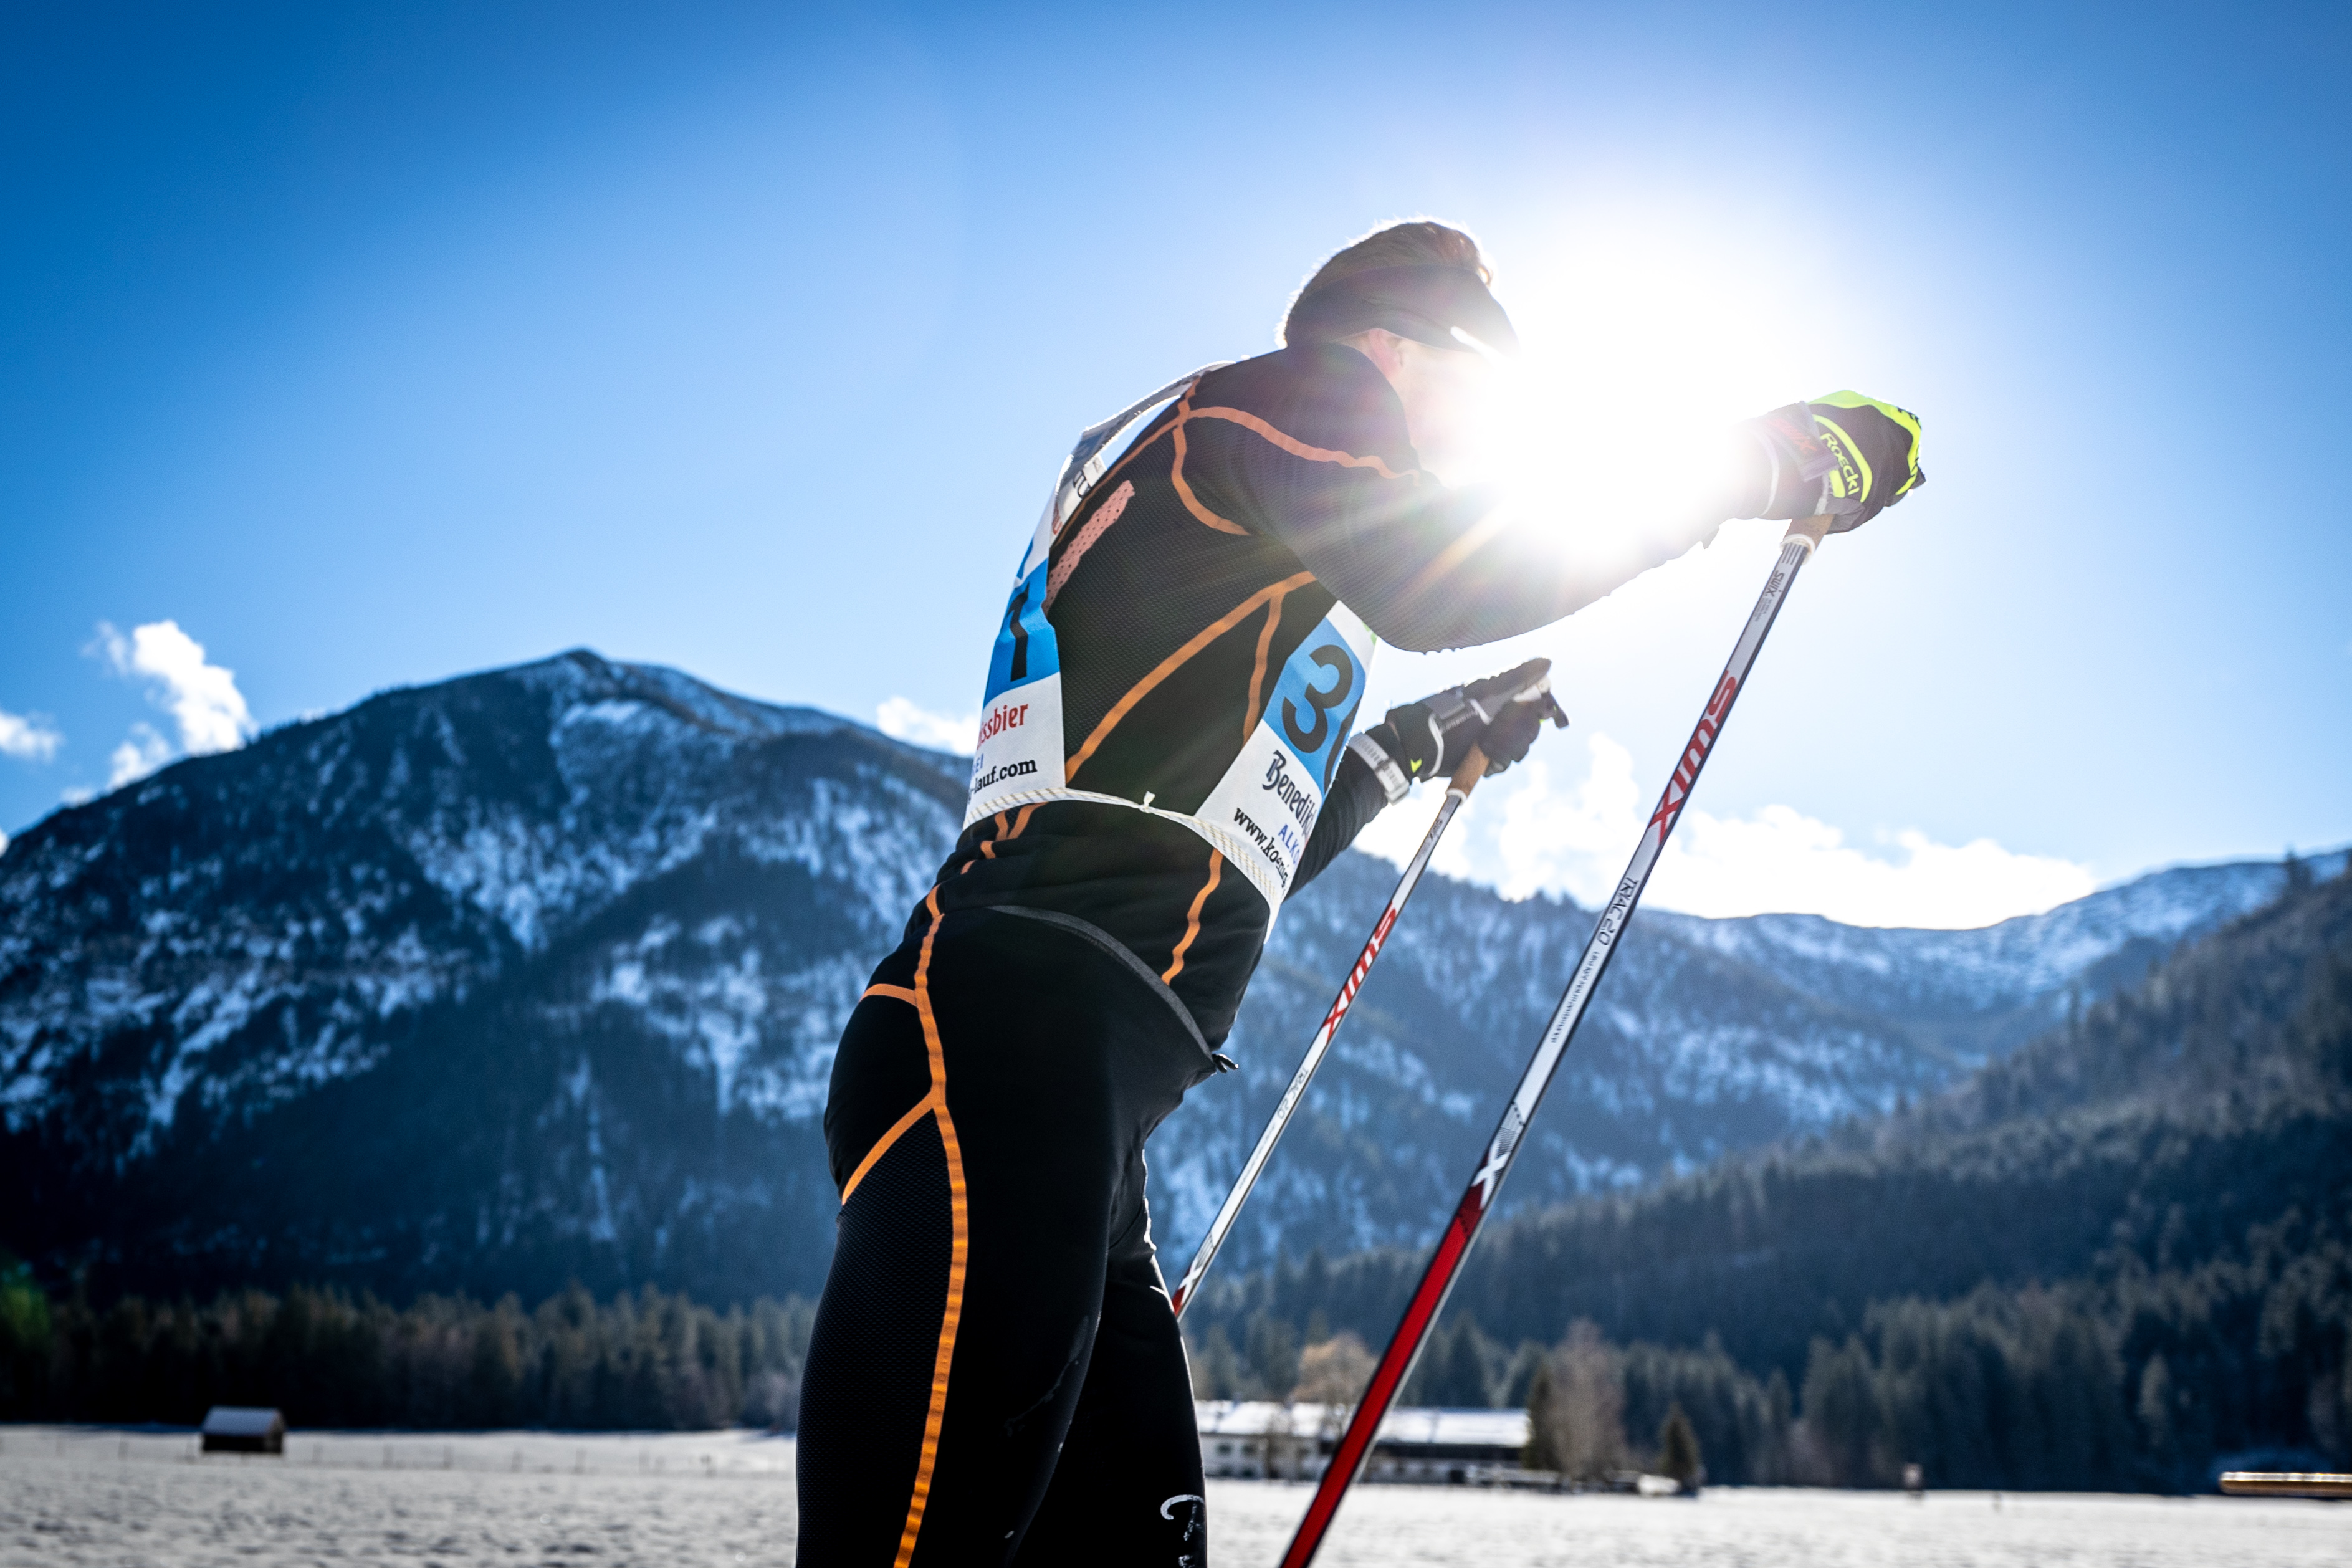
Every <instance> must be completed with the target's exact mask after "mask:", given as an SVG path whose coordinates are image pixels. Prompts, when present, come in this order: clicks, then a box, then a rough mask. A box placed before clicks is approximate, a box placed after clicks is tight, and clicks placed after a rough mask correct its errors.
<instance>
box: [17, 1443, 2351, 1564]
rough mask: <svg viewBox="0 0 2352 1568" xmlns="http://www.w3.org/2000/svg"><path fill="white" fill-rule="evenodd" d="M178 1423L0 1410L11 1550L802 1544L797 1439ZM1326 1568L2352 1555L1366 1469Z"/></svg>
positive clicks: (2324, 1509)
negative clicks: (267, 1449)
mask: <svg viewBox="0 0 2352 1568" xmlns="http://www.w3.org/2000/svg"><path fill="white" fill-rule="evenodd" d="M193 1456H194V1440H193V1439H192V1438H190V1437H188V1436H185V1435H180V1434H146V1433H125V1432H117V1431H114V1430H111V1429H107V1428H98V1427H32V1426H7V1427H0V1564H5V1565H6V1568H20V1565H22V1568H31V1565H33V1564H40V1565H42V1568H67V1565H79V1564H105V1565H107V1568H135V1565H138V1564H145V1563H173V1564H177V1563H198V1564H214V1563H218V1564H229V1563H236V1564H239V1565H242V1568H293V1565H296V1564H310V1563H418V1564H429V1563H453V1564H454V1563H502V1564H533V1563H563V1564H568V1565H572V1568H578V1565H581V1564H594V1563H611V1564H622V1563H646V1564H661V1565H663V1568H672V1565H677V1568H688V1565H695V1564H711V1565H714V1568H728V1565H732V1564H735V1563H789V1562H790V1561H791V1555H792V1542H793V1444H792V1439H790V1438H789V1437H786V1438H768V1437H760V1436H752V1435H750V1434H744V1433H733V1432H722V1433H697V1434H667V1433H666V1434H661V1435H656V1436H625V1435H610V1434H599V1435H596V1436H577V1437H574V1436H551V1435H549V1434H545V1433H492V1434H481V1433H469V1434H465V1435H461V1436H446V1437H443V1436H419V1435H415V1434H398V1435H392V1436H384V1435H371V1434H365V1433H320V1434H315V1435H314V1434H310V1433H297V1434H296V1435H295V1436H293V1437H292V1438H291V1439H290V1440H289V1444H288V1448H287V1455H286V1458H284V1459H261V1458H254V1459H237V1458H225V1457H222V1456H218V1455H215V1456H214V1457H212V1458H201V1459H199V1458H194V1457H193ZM1307 1495H1308V1494H1307V1489H1306V1488H1305V1487H1303V1486H1297V1485H1290V1484H1285V1483H1280V1482H1261V1481H1212V1482H1210V1483H1209V1510H1210V1511H1209V1519H1210V1544H1211V1547H1212V1550H1213V1561H1215V1562H1217V1563H1220V1564H1223V1565H1224V1568H1257V1565H1259V1564H1266V1563H1273V1562H1274V1561H1275V1560H1276V1557H1277V1556H1279V1555H1280V1552H1281V1549H1282V1546H1283V1544H1284V1543H1285V1542H1286V1541H1287V1540H1288V1538H1289V1532H1290V1528H1291V1526H1292V1524H1293V1523H1295V1522H1296V1521H1297V1517H1298V1514H1299V1511H1300V1510H1301V1509H1303V1508H1304V1507H1305V1506H1306V1502H1307ZM2347 1562H2352V1506H2344V1505H2332V1504H2326V1503H2309V1502H2294V1501H2284V1500H2266V1499H2265V1500H2256V1499H2222V1498H2200V1499H2195V1500H2160V1499H2153V1498H2127V1497H2126V1498H2117V1497H2069V1496H2055V1495H2048V1494H2036V1495H2029V1496H2026V1497H2022V1498H2021V1497H2018V1496H2016V1495H2014V1494H2012V1495H2011V1496H2008V1497H2006V1498H2003V1499H2001V1500H2000V1506H1999V1507H1998V1508H1996V1507H1995V1506H1994V1500H1993V1499H1991V1498H1990V1497H1989V1496H1987V1495H1986V1494H1984V1493H1982V1492H1943V1493H1936V1494H1932V1495H1930V1496H1929V1497H1928V1498H1927V1500H1926V1501H1925V1502H1918V1503H1915V1502H1911V1501H1909V1500H1906V1499H1904V1498H1901V1497H1895V1496H1888V1495H1885V1494H1869V1493H1852V1492H1817V1491H1795V1490H1777V1489H1755V1490H1737V1491H1733V1490H1718V1491H1713V1492H1710V1493H1708V1494H1707V1495H1706V1497H1705V1498H1704V1499H1702V1500H1699V1501H1698V1502H1696V1503H1688V1502H1675V1501H1642V1500H1636V1499H1631V1498H1598V1497H1593V1498H1571V1497H1552V1496H1540V1495H1530V1494H1524V1493H1520V1494H1513V1493H1493V1492H1481V1491H1468V1490H1457V1489H1435V1488H1429V1489H1423V1488H1406V1487H1368V1488H1365V1489H1361V1490H1360V1491H1359V1492H1358V1493H1357V1494H1356V1495H1355V1496H1354V1497H1352V1498H1350V1499H1349V1502H1348V1506H1347V1508H1346V1510H1344V1511H1343V1512H1342V1513H1341V1515H1340V1522H1339V1529H1338V1531H1336V1533H1335V1534H1334V1536H1333V1538H1332V1541H1331V1542H1330V1544H1329V1545H1328V1547H1327V1548H1326V1549H1325V1551H1324V1552H1323V1555H1322V1556H1321V1557H1320V1558H1319V1559H1318V1568H1320V1565H1321V1564H1328V1565H1330V1568H1349V1565H1356V1568H1372V1565H1375V1564H1378V1565H1381V1568H1386V1565H1388V1564H1400V1565H1402V1564H1406V1563H1414V1564H1447V1563H1461V1564H1465V1565H1468V1564H1476V1565H1477V1568H1552V1565H1555V1564H1559V1565H1567V1564H1591V1565H1594V1568H1604V1565H1605V1568H1650V1565H1652V1564H1660V1565H1663V1564H1669V1563H1672V1564H1692V1563H1707V1564H1712V1563H1723V1564H1737V1565H1741V1568H1801V1565H1811V1564H1832V1565H1839V1568H1843V1565H1846V1564H1853V1565H1854V1568H1863V1565H1865V1564H1867V1565H1871V1568H1877V1565H1881V1564H1920V1565H1923V1568H1927V1565H1932V1568H2042V1565H2044V1564H2065V1565H2067V1568H2170V1565H2172V1564H2180V1565H2181V1568H2189V1565H2190V1564H2197V1565H2199V1568H2239V1565H2244V1568H2254V1565H2256V1564H2262V1565H2263V1568H2272V1565H2277V1568H2296V1565H2300V1564H2305V1563H2309V1564H2320V1563H2327V1564H2342V1563H2347Z"/></svg>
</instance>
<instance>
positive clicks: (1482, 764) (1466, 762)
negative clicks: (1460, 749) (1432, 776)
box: [1445, 746, 1486, 795]
mask: <svg viewBox="0 0 2352 1568" xmlns="http://www.w3.org/2000/svg"><path fill="white" fill-rule="evenodd" d="M1485 777H1486V752H1483V751H1481V750H1479V749H1478V748H1477V747H1475V746H1473V747H1471V748H1470V750H1469V751H1468V752H1465V753H1464V754H1463V757H1462V765H1461V766H1460V767H1458V768H1456V769H1454V776H1453V777H1452V778H1451V779H1448V780H1447V781H1446V784H1445V787H1446V788H1447V789H1449V790H1454V791H1456V792H1458V793H1460V794H1462V795H1468V794H1469V793H1470V792H1471V791H1472V790H1474V789H1476V788H1477V787H1478V781H1479V780H1480V779H1482V778H1485Z"/></svg>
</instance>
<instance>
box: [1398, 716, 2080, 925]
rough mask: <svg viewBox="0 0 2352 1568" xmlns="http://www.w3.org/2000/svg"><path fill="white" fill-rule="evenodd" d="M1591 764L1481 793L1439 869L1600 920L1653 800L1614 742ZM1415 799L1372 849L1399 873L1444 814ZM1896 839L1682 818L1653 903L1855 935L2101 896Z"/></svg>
mask: <svg viewBox="0 0 2352 1568" xmlns="http://www.w3.org/2000/svg"><path fill="white" fill-rule="evenodd" d="M1585 751H1586V758H1587V767H1586V770H1585V773H1584V776H1583V777H1582V779H1580V780H1579V781H1578V782H1577V783H1575V784H1573V785H1568V786H1563V785H1562V784H1560V783H1559V780H1558V778H1557V773H1558V771H1559V770H1558V761H1557V758H1556V757H1555V758H1554V759H1552V760H1549V761H1547V760H1534V761H1530V762H1528V763H1522V764H1520V766H1518V767H1517V768H1514V769H1513V770H1512V771H1511V772H1510V773H1506V774H1504V775H1503V776H1502V777H1500V778H1497V779H1493V780H1490V781H1488V782H1486V784H1482V785H1480V786H1479V790H1478V793H1477V794H1476V795H1474V796H1472V797H1471V804H1470V805H1469V807H1468V808H1466V809H1465V811H1464V812H1463V814H1462V816H1460V817H1458V818H1457V819H1456V822H1455V826H1454V830H1453V832H1452V833H1451V834H1449V835H1448V839H1447V842H1446V844H1445V845H1444V847H1441V848H1440V849H1439V851H1438V854H1437V857H1436V859H1435V862H1434V863H1435V865H1436V867H1437V868H1438V869H1440V870H1442V871H1445V872H1448V873H1450V874H1452V875H1454V876H1467V877H1470V878H1472V879H1475V880H1478V881H1482V882H1486V883H1488V884H1490V885H1491V886H1493V887H1495V888H1496V889H1498V890H1500V891H1501V892H1502V893H1503V894H1504V895H1505V896H1506V897H1508V898H1525V897H1527V896H1528V895H1529V894H1531V893H1535V892H1538V891H1563V892H1566V893H1568V894H1570V896H1572V897H1574V898H1575V899H1576V900H1578V901H1579V902H1580V903H1582V904H1584V905H1586V906H1587V907H1591V905H1593V904H1595V903H1597V902H1598V901H1600V900H1601V898H1603V897H1604V896H1606V894H1607V893H1608V891H1609V889H1612V887H1614V886H1615V884H1616V880H1617V878H1618V876H1619V875H1620V874H1622V871H1623V870H1624V867H1625V861H1626V859H1627V858H1628V857H1630V856H1631V855H1632V854H1633V845H1634V842H1635V840H1636V839H1637V837H1639V835H1640V833H1641V830H1642V826H1643V822H1644V821H1645V820H1646V819H1647V816H1648V810H1647V808H1648V807H1649V805H1651V804H1652V802H1651V799H1650V795H1651V793H1652V792H1651V791H1649V790H1646V789H1644V788H1643V787H1642V786H1641V785H1640V784H1637V782H1636V780H1635V777H1634V770H1633V757H1632V755H1631V754H1630V753H1629V752H1627V751H1626V750H1625V748H1624V747H1622V746H1621V745H1619V744H1617V742H1614V741H1612V740H1611V739H1610V738H1609V737H1608V736H1606V735H1601V734H1594V735H1591V736H1590V737H1589V738H1587V740H1586V742H1585ZM1416 800H1417V801H1423V802H1425V803H1426V804H1425V805H1406V806H1403V807H1401V808H1399V809H1397V810H1394V811H1391V812H1387V813H1384V814H1383V815H1382V816H1381V818H1380V819H1379V822H1378V824H1377V825H1376V830H1375V831H1373V832H1368V833H1367V834H1366V835H1365V836H1364V838H1363V840H1362V841H1361V842H1362V843H1363V846H1364V847H1366V848H1368V849H1371V850H1373V851H1374V852H1375V853H1379V854H1384V855H1387V856H1388V857H1389V858H1391V859H1398V860H1402V858H1403V857H1404V856H1405V855H1406V854H1408V853H1410V852H1411V850H1412V847H1413V846H1414V845H1416V844H1418V843H1419V842H1420V839H1421V836H1422V834H1423V831H1424V830H1425V829H1426V828H1427V826H1428V822H1429V816H1428V813H1429V811H1430V810H1431V809H1433V808H1434V805H1435V802H1434V798H1433V797H1431V796H1429V795H1428V794H1427V792H1423V793H1422V795H1419V796H1417V797H1416ZM1391 819H1394V820H1393V821H1391ZM1883 837H1884V840H1885V842H1884V845H1883V847H1882V848H1883V852H1882V853H1877V854H1874V853H1871V852H1870V851H1868V850H1865V849H1864V848H1861V847H1855V846H1853V845H1849V844H1848V843H1846V841H1845V835H1844V834H1843V832H1842V831H1841V830H1840V829H1838V828H1836V827H1834V826H1831V825H1830V824H1828V823H1826V822H1822V821H1820V820H1818V819H1816V818H1813V817H1810V816H1805V815H1804V814H1802V813H1801V812H1799V811H1796V810H1795V809H1793V808H1791V807H1790V806H1786V805H1768V806H1765V807H1764V808H1763V809H1761V810H1760V811H1758V812H1756V813H1755V814H1754V815H1753V816H1745V817H1718V816H1710V815H1709V814H1707V813H1706V812H1704V811H1701V810H1699V809H1697V808H1696V806H1694V807H1691V808H1689V809H1686V810H1685V812H1684V813H1683V816H1682V820H1681V822H1680V823H1679V824H1678V825H1677V826H1676V827H1675V836H1674V837H1673V838H1672V839H1671V840H1669V841H1668V843H1667V846H1666V852H1665V854H1664V857H1663V858H1661V859H1660V861H1659V864H1658V868H1657V872H1656V874H1655V876H1654V878H1653V879H1652V880H1651V883H1650V888H1649V891H1648V892H1647V893H1646V894H1644V895H1643V901H1644V902H1645V903H1648V904H1651V905H1654V906H1655V907H1659V908H1664V909H1675V910H1685V911H1687V912H1689V913H1692V914H1700V915H1716V916H1727V915H1749V914H1761V913H1765V912H1767V911H1785V912H1793V913H1806V914H1820V915H1826V916H1828V917H1829V918H1830V919H1832V920H1836V921H1844V922H1846V923H1847V924H1850V925H1870V926H1932V927H1941V928H1948V929H1949V928H1961V927H1969V926H1980V925H1990V924H1991V923H1992V922H1993V921H2000V920H2006V919H2008V918H2009V917H2011V916H2012V915H2021V914H2032V913H2037V912H2039V911H2040V910H2046V909H2050V908H2052V907H2053V906H2054V905H2057V904H2062V903H2064V902H2066V901H2067V900H2072V899H2079V898H2081V897H2082V896H2083V895H2084V894H2085V893H2088V892H2090V891H2091V890H2092V889H2093V888H2094V887H2095V885H2096V884H2095V879H2093V877H2092V875H2091V872H2090V868H2088V867H2084V866H2079V865H2076V864H2074V862H2072V861H2067V860H2061V859H2056V858H2051V857H2047V856H2040V855H2020V854H2016V853H2013V852H2011V851H2010V850H2008V849H2004V848H2003V847H2000V845H1999V844H1997V843H1995V842H1994V841H1993V840H1991V839H1990V838H1979V839H1977V840H1975V841H1973V842H1972V843H1969V844H1964V845H1957V846H1956V845H1948V844H1938V843H1937V842H1935V841H1934V840H1933V839H1931V838H1929V837H1927V835H1926V834H1924V833H1920V832H1917V831H1916V830H1907V829H1906V830H1905V831H1902V832H1898V833H1895V834H1891V835H1885V836H1883Z"/></svg>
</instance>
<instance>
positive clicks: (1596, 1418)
mask: <svg viewBox="0 0 2352 1568" xmlns="http://www.w3.org/2000/svg"><path fill="white" fill-rule="evenodd" d="M1549 1373H1550V1376H1549V1389H1548V1390H1547V1397H1546V1398H1545V1399H1543V1400H1542V1401H1541V1402H1540V1403H1541V1406H1542V1408H1541V1409H1540V1410H1538V1409H1536V1408H1534V1403H1535V1402H1532V1401H1531V1402H1530V1409H1529V1415H1530V1416H1531V1418H1533V1419H1536V1420H1540V1421H1541V1422H1542V1423H1543V1424H1544V1427H1545V1430H1544V1431H1543V1432H1542V1434H1541V1435H1540V1437H1541V1443H1540V1446H1541V1447H1542V1449H1543V1450H1544V1452H1545V1453H1546V1455H1547V1456H1548V1457H1549V1458H1552V1459H1554V1460H1555V1461H1556V1462H1557V1463H1558V1464H1559V1472H1560V1478H1561V1479H1563V1480H1573V1481H1597V1480H1603V1479H1607V1477H1608V1475H1609V1472H1610V1471H1612V1470H1614V1469H1619V1468H1623V1466H1624V1463H1625V1369H1624V1364H1623V1362H1622V1359H1621V1358H1620V1356H1619V1354H1618V1352H1617V1350H1616V1348H1615V1347H1614V1346H1612V1344H1610V1342H1608V1341H1607V1340H1605V1339H1603V1338H1601V1330H1600V1329H1599V1327H1597V1326H1596V1325H1595V1324H1594V1323H1593V1322H1592V1321H1591V1319H1589V1318H1579V1319H1578V1320H1577V1321H1575V1322H1573V1323H1571V1324H1570V1325H1569V1329H1568V1338H1566V1339H1564V1340H1562V1341H1561V1342H1559V1348H1558V1349H1556V1350H1554V1351H1553V1352H1552V1353H1551V1361H1550V1366H1549Z"/></svg>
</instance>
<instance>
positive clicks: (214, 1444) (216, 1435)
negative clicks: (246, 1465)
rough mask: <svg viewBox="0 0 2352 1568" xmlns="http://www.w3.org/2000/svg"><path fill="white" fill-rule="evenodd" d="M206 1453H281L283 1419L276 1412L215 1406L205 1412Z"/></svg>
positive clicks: (283, 1446) (283, 1439)
mask: <svg viewBox="0 0 2352 1568" xmlns="http://www.w3.org/2000/svg"><path fill="white" fill-rule="evenodd" d="M204 1433H205V1453H207V1454H283V1453H284V1452H285V1451H286V1417H284V1416H283V1415H279V1414H278V1412H276V1411H275V1410H257V1409H254V1408H252V1407H250V1406H247V1405H214V1406H213V1407H212V1408H211V1409H210V1410H207V1411H205V1426H204Z"/></svg>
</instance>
